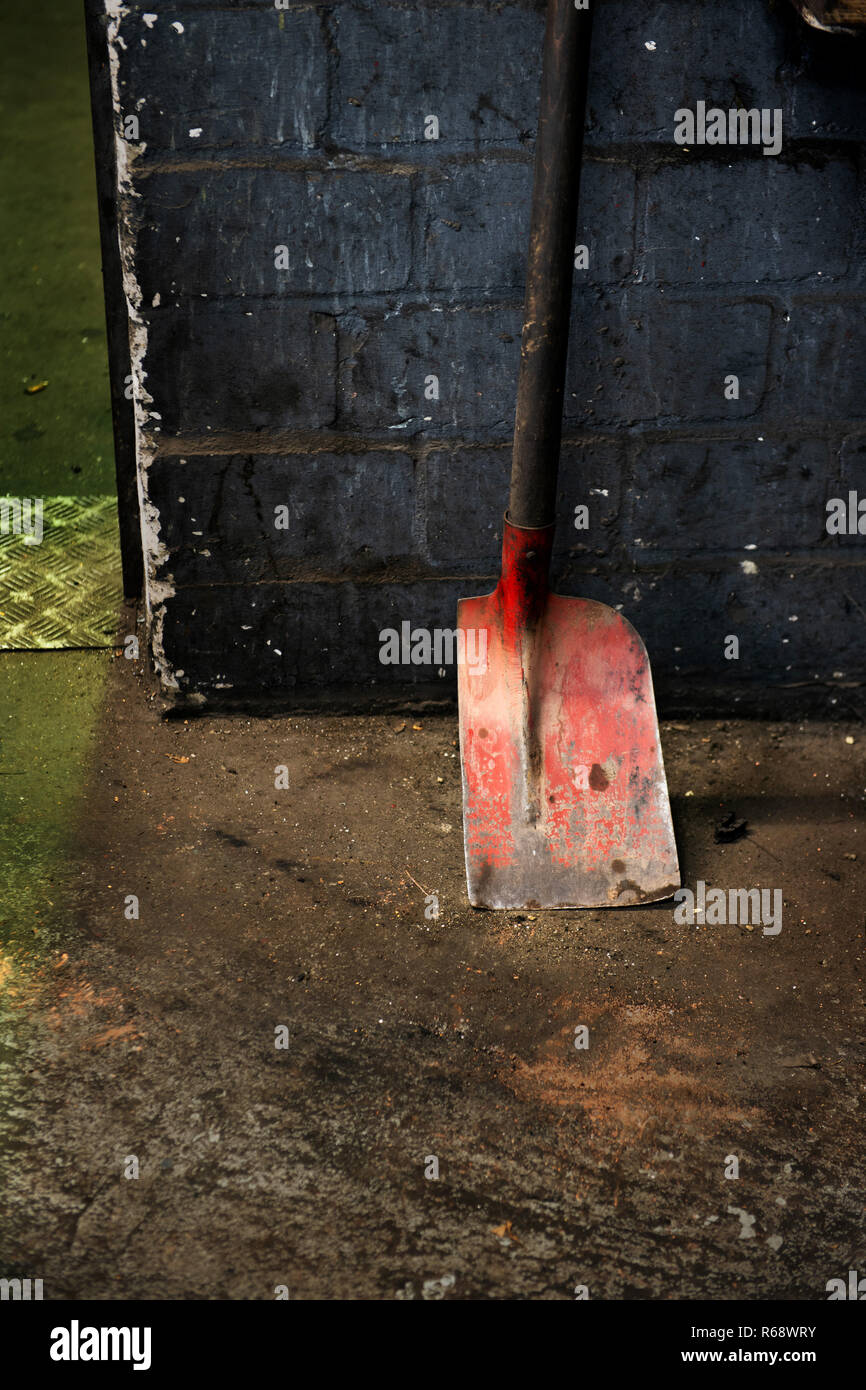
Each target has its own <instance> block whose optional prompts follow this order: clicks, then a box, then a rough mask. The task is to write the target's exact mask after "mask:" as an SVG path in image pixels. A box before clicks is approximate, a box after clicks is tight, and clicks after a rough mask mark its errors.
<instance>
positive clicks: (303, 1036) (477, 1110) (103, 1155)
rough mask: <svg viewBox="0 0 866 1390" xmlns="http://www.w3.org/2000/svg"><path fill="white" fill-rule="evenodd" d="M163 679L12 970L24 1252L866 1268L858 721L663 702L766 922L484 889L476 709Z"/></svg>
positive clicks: (123, 710)
mask: <svg viewBox="0 0 866 1390" xmlns="http://www.w3.org/2000/svg"><path fill="white" fill-rule="evenodd" d="M33 659H34V660H38V657H35V658H33ZM135 672H136V663H131V662H128V661H125V660H123V659H118V660H116V661H115V662H114V663H113V665H112V669H111V674H110V677H109V680H108V688H107V692H106V695H105V703H104V711H103V714H102V716H101V720H100V722H99V726H98V734H97V739H96V746H95V752H94V755H93V760H92V766H91V768H90V771H89V781H88V784H87V789H86V793H85V801H84V805H83V808H82V810H81V813H80V816H79V817H78V821H77V826H76V830H75V836H74V843H73V845H72V847H71V849H70V851H69V853H68V855H67V857H66V868H65V871H64V872H62V873H58V874H57V875H55V878H54V881H53V883H52V884H51V885H49V888H48V890H47V891H50V893H51V894H53V897H52V901H51V907H52V909H53V912H54V915H53V917H51V922H50V924H49V923H48V922H47V921H46V922H42V921H40V922H37V923H36V924H35V925H34V926H33V928H32V932H33V944H32V945H30V944H29V943H28V942H27V941H26V940H23V941H22V940H21V939H20V937H19V939H18V942H17V946H16V947H15V949H13V950H11V951H9V952H8V953H7V955H6V956H5V957H4V958H0V959H2V973H3V974H4V975H5V977H6V986H7V996H6V1004H5V1009H4V1012H3V1015H2V1039H3V1047H2V1053H0V1057H2V1073H0V1074H2V1082H3V1089H4V1091H5V1093H6V1103H5V1113H4V1118H3V1121H2V1131H0V1140H2V1159H0V1162H2V1167H3V1170H4V1171H3V1174H2V1177H3V1185H4V1191H5V1196H4V1199H3V1206H4V1209H5V1215H4V1220H3V1227H2V1236H0V1264H2V1271H0V1272H2V1273H3V1274H5V1275H7V1276H11V1275H15V1274H18V1275H20V1276H21V1277H27V1276H29V1277H34V1278H42V1279H43V1281H44V1291H45V1297H46V1298H66V1297H75V1298H96V1299H129V1298H139V1297H143V1298H184V1299H208V1298H231V1299H240V1298H244V1299H246V1298H253V1299H272V1298H274V1297H275V1291H279V1290H280V1289H281V1288H282V1289H284V1290H286V1291H287V1292H288V1294H289V1296H290V1297H292V1298H302V1299H323V1298H350V1299H351V1298H360V1299H380V1298H381V1299H393V1298H397V1299H410V1298H418V1299H440V1298H452V1299H454V1298H457V1299H469V1298H495V1299H499V1298H505V1299H510V1298H531V1299H539V1298H552V1299H555V1298H564V1299H572V1298H574V1297H575V1296H576V1292H575V1291H576V1290H578V1289H579V1287H580V1286H583V1287H585V1288H586V1290H587V1291H588V1293H589V1296H590V1297H591V1298H593V1299H621V1298H647V1299H684V1298H746V1299H768V1298H789V1299H825V1298H826V1297H827V1294H826V1285H827V1281H828V1280H830V1279H832V1278H837V1277H843V1278H844V1277H846V1276H847V1271H848V1270H849V1269H859V1270H861V1271H863V1270H864V1269H866V1234H864V1205H866V1203H864V1184H863V1171H864V1162H863V1160H864V1147H866V1143H864V1126H863V1113H864V1096H866V1070H864V1036H866V1035H864V1027H863V1025H864V1021H866V1007H864V997H863V984H862V972H863V958H864V945H866V900H864V896H866V895H864V865H866V830H864V823H866V822H864V803H866V787H864V783H866V768H864V761H863V756H862V754H863V748H864V746H866V734H864V733H863V730H862V726H860V725H853V726H846V725H840V724H834V725H829V724H827V725H820V724H808V725H790V724H786V725H774V724H747V723H743V722H735V721H733V720H731V721H716V720H713V721H706V722H696V723H689V724H681V723H676V724H670V723H667V724H663V725H662V742H663V747H664V752H665V759H666V766H667V770H668V779H669V784H670V789H671V796H672V804H673V810H674V818H675V825H676V830H677V838H678V844H679V849H680V856H681V865H682V871H683V882H684V883H685V884H687V885H689V886H690V887H692V888H695V887H696V885H697V883H698V881H699V880H701V881H703V882H704V883H706V884H707V885H709V886H710V887H721V888H724V889H730V888H743V889H749V888H763V889H769V890H775V889H779V890H781V893H782V896H783V903H784V906H783V916H782V929H781V931H780V932H778V934H772V933H771V932H767V931H765V929H764V926H765V924H764V923H762V922H760V921H757V922H755V921H752V922H749V923H743V924H733V925H709V924H706V923H704V924H700V923H698V924H697V925H688V924H685V923H683V924H680V923H678V922H676V921H675V919H674V907H673V904H672V903H670V902H669V903H665V904H662V905H653V906H645V907H635V908H624V909H619V910H615V911H607V912H604V911H597V912H596V911H585V912H579V911H565V912H503V913H490V912H478V911H474V910H473V909H471V908H470V907H469V906H468V903H467V899H466V891H465V879H464V871H463V847H462V832H461V792H460V760H459V754H458V746H457V723H456V716H441V715H440V716H429V715H426V716H417V715H416V716H413V715H411V714H404V715H395V714H389V715H386V716H379V717H370V716H357V717H340V716H336V715H331V716H327V717H313V716H304V717H293V718H273V719H255V720H250V719H245V718H243V717H240V716H233V717H230V718H229V717H218V716H210V715H203V716H201V717H198V718H195V719H191V720H190V721H189V722H188V723H186V722H182V721H180V720H166V719H164V718H162V717H161V712H160V704H159V701H158V700H157V699H155V698H154V696H153V694H152V692H151V691H150V690H149V688H148V685H147V682H146V681H145V680H144V679H143V678H142V677H141V675H136V674H135ZM276 783H280V784H283V785H279V786H277V785H275V784H276ZM24 795H25V796H26V792H25V794H24ZM23 799H24V797H22V800H23ZM732 813H733V816H734V819H735V820H736V819H744V820H745V822H746V825H745V826H743V827H737V826H736V825H734V826H733V828H731V826H730V824H729V825H728V827H727V829H726V828H725V827H724V826H723V827H722V829H721V830H720V831H719V830H717V827H719V825H720V823H721V822H722V821H724V820H725V818H727V817H729V816H730V815H731V814H732ZM738 832H739V833H738ZM727 836H732V837H733V838H726V837H727ZM136 913H137V915H136ZM48 916H49V917H50V916H51V914H48ZM25 936H26V933H25ZM581 1029H585V1030H586V1031H585V1032H582V1031H580V1030H581ZM582 1041H587V1042H588V1046H586V1047H581V1046H576V1044H579V1043H581V1042H582ZM737 1170H738V1176H735V1175H734V1174H735V1173H736V1172H737ZM437 1171H438V1176H437ZM136 1174H137V1176H136Z"/></svg>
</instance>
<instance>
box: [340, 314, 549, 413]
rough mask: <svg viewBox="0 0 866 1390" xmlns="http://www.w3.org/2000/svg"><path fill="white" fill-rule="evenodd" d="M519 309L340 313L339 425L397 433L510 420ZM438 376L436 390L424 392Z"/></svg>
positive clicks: (518, 340) (518, 348)
mask: <svg viewBox="0 0 866 1390" xmlns="http://www.w3.org/2000/svg"><path fill="white" fill-rule="evenodd" d="M522 318H523V315H522V310H521V309H520V308H519V307H517V306H516V305H515V306H514V307H513V308H506V307H502V306H498V305H497V306H495V307H492V308H490V309H465V308H456V309H452V308H440V309H438V310H437V309H435V308H434V309H431V308H428V307H426V306H423V305H421V306H414V307H407V308H406V309H404V310H403V311H402V312H400V313H398V314H392V315H390V316H387V317H373V316H369V315H368V316H366V317H362V316H361V315H360V314H344V315H341V316H340V319H339V325H340V347H339V354H340V363H341V374H340V413H339V421H340V427H341V428H343V429H347V430H352V429H361V430H366V431H371V432H377V433H378V432H381V433H385V432H388V434H390V436H391V437H392V438H393V437H394V434H395V432H396V431H398V430H399V432H400V435H402V436H405V437H410V436H414V435H424V434H427V435H431V436H433V437H436V436H439V435H454V434H463V435H467V436H470V437H471V436H474V435H477V434H479V433H482V432H483V433H487V434H489V435H490V436H491V437H497V436H498V437H503V436H505V437H507V436H508V435H509V434H510V433H511V431H512V428H513V423H514V398H515V390H516V383H517V363H518V360H519V357H520V333H521V328H522ZM430 375H435V376H438V377H439V391H440V398H439V400H438V401H436V400H425V398H424V391H425V380H426V378H427V377H428V376H430Z"/></svg>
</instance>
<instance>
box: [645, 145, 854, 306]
mask: <svg viewBox="0 0 866 1390" xmlns="http://www.w3.org/2000/svg"><path fill="white" fill-rule="evenodd" d="M856 200H857V171H856V168H855V167H854V166H853V164H852V163H851V162H850V161H849V160H847V159H846V160H833V159H830V160H827V161H826V162H825V161H822V162H821V166H820V167H814V166H810V165H802V166H800V165H798V166H794V165H790V164H780V163H779V162H778V160H775V159H762V161H761V162H760V163H758V162H757V161H748V162H744V161H737V162H736V163H734V164H728V163H722V162H719V161H717V160H700V161H695V162H690V161H689V158H688V156H684V158H683V161H682V162H681V163H678V164H669V165H665V166H663V167H662V168H661V169H659V170H657V171H656V172H655V173H654V174H653V175H652V176H651V177H650V178H649V179H648V180H647V181H646V184H645V187H644V188H643V190H642V204H643V214H642V219H641V224H640V225H641V243H642V245H641V246H639V255H640V257H641V260H642V263H643V266H644V275H645V277H646V278H647V279H649V280H657V281H660V282H662V283H667V284H695V283H704V282H706V283H711V284H724V283H726V282H732V281H749V282H751V283H752V284H754V283H755V282H764V283H766V282H769V281H778V280H787V281H794V280H804V279H807V280H813V281H815V283H817V284H820V279H821V278H823V279H825V280H826V279H832V278H835V277H839V276H843V275H845V274H846V272H847V270H848V267H849V262H850V256H851V250H852V247H851V240H852V232H853V225H852V220H851V208H852V206H854V205H856ZM819 272H820V276H819Z"/></svg>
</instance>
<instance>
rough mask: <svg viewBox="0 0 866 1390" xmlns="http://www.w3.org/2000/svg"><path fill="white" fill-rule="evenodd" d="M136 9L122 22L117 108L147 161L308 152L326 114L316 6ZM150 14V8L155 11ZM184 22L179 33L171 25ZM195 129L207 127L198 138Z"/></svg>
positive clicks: (323, 61)
mask: <svg viewBox="0 0 866 1390" xmlns="http://www.w3.org/2000/svg"><path fill="white" fill-rule="evenodd" d="M146 12H147V11H132V12H131V13H129V14H128V15H125V16H124V17H123V19H122V20H121V24H120V31H119V33H120V38H121V39H122V40H123V43H124V44H125V48H124V47H120V46H119V45H118V47H117V53H118V59H119V91H120V107H121V111H122V113H123V114H124V115H127V116H128V115H138V118H139V122H140V139H141V142H142V143H143V144H144V145H145V146H146V148H145V151H144V155H143V158H144V160H145V161H150V160H152V159H153V158H154V156H165V155H166V154H167V153H172V154H178V155H184V156H187V157H189V158H193V159H197V158H200V157H201V156H202V154H203V153H206V152H208V151H215V150H227V149H232V148H235V147H241V148H243V147H252V148H266V149H267V148H270V149H274V150H309V149H312V148H314V147H315V146H316V145H317V144H318V143H319V139H320V132H321V129H322V126H323V123H324V120H325V115H326V112H327V101H328V89H327V51H326V48H325V45H324V43H323V40H322V31H321V25H320V21H319V18H318V16H317V14H316V13H315V12H314V11H313V10H293V11H288V12H286V13H285V14H282V13H280V12H279V11H277V10H275V9H274V7H273V5H271V6H270V7H268V6H262V7H261V8H256V9H249V8H246V9H243V10H237V11H227V12H223V11H219V10H216V11H211V10H205V9H202V10H198V11H189V10H187V9H183V10H180V9H179V10H177V11H176V12H175V11H171V10H169V11H160V13H159V15H158V18H157V19H156V21H155V22H154V23H153V24H152V25H148V24H147V23H146V21H145V19H144V13H146ZM149 13H153V11H150V12H149ZM176 24H180V25H182V26H183V32H182V33H178V32H177V30H176V29H175V28H174V27H173V26H174V25H176ZM191 130H200V132H201V133H200V134H199V135H198V136H193V135H191V134H190V131H191Z"/></svg>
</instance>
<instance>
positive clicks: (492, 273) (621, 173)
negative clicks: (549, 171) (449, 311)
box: [421, 160, 635, 292]
mask: <svg viewBox="0 0 866 1390" xmlns="http://www.w3.org/2000/svg"><path fill="white" fill-rule="evenodd" d="M531 195H532V166H531V164H530V163H526V164H524V163H520V164H517V163H505V162H500V163H497V164H491V163H488V162H484V163H481V164H478V165H469V166H457V167H453V168H452V169H450V170H449V171H448V172H447V173H446V174H445V176H444V177H441V178H438V179H435V180H430V181H428V182H426V183H425V184H424V186H423V188H422V194H421V196H422V199H423V217H424V231H423V252H424V275H425V284H426V285H427V287H428V288H430V289H432V290H445V289H449V288H450V289H454V290H457V291H458V292H460V291H466V290H492V289H503V290H508V289H512V290H514V289H518V290H521V291H522V288H523V284H524V280H525V270H526V248H527V245H528V242H529V209H530V201H531ZM634 195H635V176H634V172H633V170H632V169H630V168H629V167H628V166H627V165H622V164H616V165H614V164H602V163H599V162H598V161H592V160H587V162H586V163H585V165H584V169H583V176H582V180H581V205H580V217H579V225H578V230H577V237H576V243H577V244H583V245H586V246H587V247H588V248H589V253H590V255H589V269H588V271H586V272H577V275H578V278H581V277H582V276H585V277H586V278H588V279H589V280H591V281H594V282H606V281H615V280H620V279H622V278H623V276H625V275H627V274H628V273H629V272H630V270H631V264H632V243H633V239H634V232H633V224H634Z"/></svg>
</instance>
